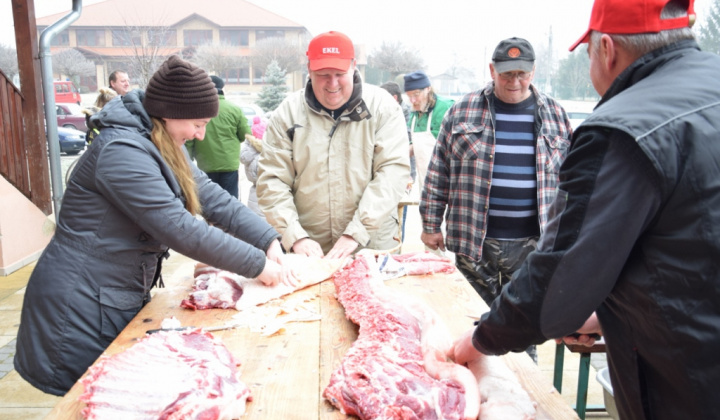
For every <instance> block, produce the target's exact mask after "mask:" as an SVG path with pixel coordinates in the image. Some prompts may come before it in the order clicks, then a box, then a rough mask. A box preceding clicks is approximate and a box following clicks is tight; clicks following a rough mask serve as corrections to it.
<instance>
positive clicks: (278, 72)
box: [256, 60, 288, 112]
mask: <svg viewBox="0 0 720 420" xmlns="http://www.w3.org/2000/svg"><path fill="white" fill-rule="evenodd" d="M265 82H266V83H267V84H266V85H265V86H263V88H262V89H261V90H260V93H259V94H258V100H257V101H256V104H257V105H258V106H259V107H260V108H262V109H263V111H265V112H268V111H274V110H275V108H277V107H278V105H280V102H282V101H283V99H285V96H286V95H287V90H288V87H287V85H286V84H285V70H282V69H280V66H279V65H278V63H277V61H275V60H273V61H271V62H270V64H268V66H267V70H265Z"/></svg>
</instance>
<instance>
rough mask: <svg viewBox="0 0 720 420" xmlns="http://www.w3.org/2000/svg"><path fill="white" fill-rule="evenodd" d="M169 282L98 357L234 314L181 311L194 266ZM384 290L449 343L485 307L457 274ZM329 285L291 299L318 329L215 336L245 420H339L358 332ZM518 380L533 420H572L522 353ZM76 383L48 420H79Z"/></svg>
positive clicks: (516, 364) (408, 280) (512, 357)
mask: <svg viewBox="0 0 720 420" xmlns="http://www.w3.org/2000/svg"><path fill="white" fill-rule="evenodd" d="M181 270H182V271H183V272H184V273H181V274H178V273H177V272H176V273H175V276H173V277H174V278H178V276H179V278H180V281H176V282H175V283H177V284H181V285H179V286H175V287H170V288H166V289H159V290H158V291H157V292H156V293H155V296H154V297H153V299H152V301H151V302H150V303H149V304H148V305H147V306H146V307H145V308H143V310H142V311H141V312H140V313H139V314H138V316H137V317H135V319H133V320H132V321H131V322H130V324H129V325H128V326H127V327H126V328H125V330H123V332H122V333H121V334H120V335H119V336H118V337H117V339H116V340H115V341H114V342H113V343H112V344H111V345H110V347H109V348H108V349H107V350H106V352H105V353H104V354H106V355H111V354H115V353H118V352H120V351H123V350H125V349H127V348H128V347H130V346H132V345H133V343H135V342H136V341H137V340H138V339H139V338H141V337H143V335H144V334H145V331H147V330H148V329H153V328H159V327H160V323H161V321H162V320H163V319H164V318H169V317H171V316H173V315H174V316H176V317H177V318H178V319H179V320H180V321H181V322H182V324H183V325H184V326H185V325H194V326H199V327H211V326H218V325H223V324H224V323H225V322H227V321H228V320H230V319H231V317H232V316H233V315H235V314H236V313H237V312H236V311H235V310H221V309H213V310H205V311H191V310H187V309H183V308H180V306H179V303H180V301H181V300H182V299H183V298H185V297H186V296H187V294H188V292H189V291H190V286H191V282H192V281H191V273H192V266H187V267H186V266H183V267H180V269H178V270H177V271H178V272H180V271H181ZM387 284H388V286H390V287H391V288H393V289H396V290H398V291H400V292H402V293H403V294H405V295H411V296H414V297H415V298H417V299H420V300H422V301H424V302H426V303H428V304H429V305H431V306H432V307H433V308H434V309H435V311H436V312H437V313H438V314H439V315H440V317H441V318H442V319H443V320H444V321H445V323H446V325H447V327H448V328H449V329H450V332H451V334H452V336H453V337H457V336H459V335H460V334H462V333H463V332H465V331H466V330H467V329H469V328H471V327H472V323H473V320H472V318H470V317H469V316H468V315H471V316H474V315H478V314H480V313H482V312H484V311H486V310H487V306H486V304H485V303H484V302H483V300H482V299H481V298H480V297H479V296H478V295H477V293H475V291H474V290H473V289H472V287H471V286H470V285H469V284H468V283H467V281H465V279H464V278H463V277H462V275H460V274H459V273H455V274H451V275H434V276H414V277H403V278H399V279H394V280H389V281H387ZM334 289H335V287H334V285H333V283H332V281H325V282H323V283H320V284H318V285H316V286H313V287H310V288H308V289H305V290H303V291H300V292H297V293H302V294H305V295H307V298H309V299H312V300H311V301H310V305H312V306H313V307H314V308H315V309H316V310H317V311H318V312H319V313H321V314H322V321H316V322H305V323H290V324H287V326H286V328H285V331H284V332H282V333H279V334H276V335H274V336H270V337H263V336H261V335H260V334H258V333H253V332H250V331H249V330H248V329H235V330H227V331H218V332H215V333H213V334H214V335H215V336H218V337H220V338H221V339H222V341H223V342H224V343H225V345H226V346H227V347H228V349H230V351H232V352H233V354H234V355H235V356H236V357H238V359H239V360H240V361H241V362H242V366H241V370H242V376H241V380H242V381H243V382H245V384H247V385H248V387H249V388H250V390H251V391H252V395H253V401H252V402H250V403H249V404H248V406H247V413H246V415H245V416H244V417H243V418H242V419H243V420H245V419H248V420H251V419H263V420H269V419H301V420H305V419H322V420H328V419H345V418H347V416H345V415H343V414H341V413H340V412H339V411H338V410H337V409H335V408H334V407H333V406H332V405H330V404H329V403H328V402H327V401H325V400H324V399H323V398H322V397H321V395H322V391H323V390H324V388H325V387H326V386H327V384H328V383H329V380H330V375H331V374H332V372H333V371H334V370H335V368H336V367H337V366H338V365H339V364H340V361H341V360H342V357H343V355H344V354H345V352H346V351H347V350H348V349H349V348H350V346H351V345H352V343H353V341H354V340H355V339H356V338H357V327H356V326H355V325H354V324H352V323H351V322H350V321H348V320H347V319H346V318H345V313H344V309H343V308H342V306H341V305H340V304H339V303H338V302H337V300H336V299H335V297H334V294H335V290H334ZM503 360H504V361H505V362H506V363H507V365H508V366H509V367H510V368H511V369H512V370H513V371H514V372H516V374H518V377H519V380H520V382H521V383H522V385H523V386H524V387H525V389H526V390H528V392H529V393H530V395H531V397H532V398H533V399H534V400H535V401H537V402H538V416H537V418H538V419H546V420H557V419H577V418H578V417H577V415H576V414H575V411H573V410H572V408H571V407H570V406H569V405H568V404H567V403H565V401H564V400H563V398H562V396H561V395H560V394H559V393H557V391H555V389H554V388H553V386H552V384H551V383H550V382H549V381H548V380H547V379H545V378H544V376H543V375H542V373H541V372H540V370H539V369H538V367H537V366H536V365H535V364H534V363H533V362H532V361H531V359H530V358H529V357H528V356H527V355H526V354H525V353H512V354H508V355H506V356H503ZM82 391H83V387H82V385H80V384H79V383H76V384H75V386H74V387H73V388H72V389H71V390H70V391H69V392H68V393H67V394H66V395H65V397H64V398H63V399H62V400H60V402H59V403H58V404H57V405H56V406H55V407H54V409H53V411H52V412H51V413H50V415H49V417H48V418H50V419H80V418H82V417H81V415H80V410H82V408H83V407H84V405H85V404H84V403H81V402H78V401H77V398H78V396H79V395H80V394H82Z"/></svg>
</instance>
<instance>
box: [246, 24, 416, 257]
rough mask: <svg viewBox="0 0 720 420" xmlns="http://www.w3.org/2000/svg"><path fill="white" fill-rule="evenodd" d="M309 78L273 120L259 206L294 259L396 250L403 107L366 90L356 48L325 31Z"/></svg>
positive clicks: (312, 47) (404, 157)
mask: <svg viewBox="0 0 720 420" xmlns="http://www.w3.org/2000/svg"><path fill="white" fill-rule="evenodd" d="M307 57H308V73H309V78H308V82H307V86H306V88H305V89H304V90H301V91H299V92H295V93H294V94H291V95H289V96H288V97H287V98H286V99H285V100H284V101H283V102H282V103H281V104H280V106H279V107H278V109H277V110H275V112H273V115H272V117H271V119H270V122H269V124H268V127H267V130H266V131H265V138H264V141H265V144H264V146H263V151H262V155H261V157H260V162H259V167H258V181H257V196H258V204H259V205H260V208H261V209H262V210H263V212H264V213H265V216H266V217H267V221H268V222H270V224H271V225H273V227H275V229H277V230H278V232H280V234H281V235H282V245H283V247H284V248H285V250H287V251H292V252H295V253H297V254H304V255H310V256H323V255H325V256H327V257H328V258H344V257H346V256H348V255H350V254H351V253H353V252H355V251H356V250H359V249H360V248H372V249H390V248H394V247H395V246H396V245H397V242H396V241H395V240H394V238H395V237H396V236H397V233H398V220H397V205H398V202H399V201H400V198H401V196H402V194H403V192H404V191H405V187H406V185H407V180H408V178H409V177H410V159H409V145H408V141H407V128H406V125H405V117H404V116H403V113H402V109H401V108H400V105H399V104H398V103H397V102H396V101H395V99H393V97H392V96H390V94H388V93H387V92H386V91H385V90H383V89H380V88H379V87H377V86H372V85H367V84H363V83H362V80H361V78H360V73H359V72H358V70H357V69H356V68H355V50H354V47H353V44H352V41H350V39H349V38H348V37H347V36H345V35H344V34H341V33H340V32H332V31H331V32H326V33H323V34H320V35H318V36H316V37H315V38H313V39H312V40H311V41H310V44H309V45H308V50H307Z"/></svg>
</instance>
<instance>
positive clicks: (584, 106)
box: [560, 101, 597, 130]
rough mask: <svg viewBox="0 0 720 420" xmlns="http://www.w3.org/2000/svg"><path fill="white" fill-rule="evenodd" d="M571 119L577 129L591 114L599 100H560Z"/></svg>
mask: <svg viewBox="0 0 720 420" xmlns="http://www.w3.org/2000/svg"><path fill="white" fill-rule="evenodd" d="M560 105H562V107H563V108H565V112H567V114H568V118H569V119H570V125H571V126H572V128H573V130H575V129H576V128H577V127H578V126H579V125H580V123H582V122H583V121H585V119H586V118H587V117H589V116H590V114H591V113H592V111H593V109H594V108H595V105H597V102H595V101H592V102H591V101H560Z"/></svg>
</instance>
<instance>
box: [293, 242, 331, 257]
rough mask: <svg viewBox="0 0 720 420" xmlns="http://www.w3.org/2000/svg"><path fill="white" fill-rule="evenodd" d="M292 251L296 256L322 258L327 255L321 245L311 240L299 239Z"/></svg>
mask: <svg viewBox="0 0 720 420" xmlns="http://www.w3.org/2000/svg"><path fill="white" fill-rule="evenodd" d="M292 251H293V252H294V253H296V254H300V255H307V256H308V257H320V258H322V257H323V256H324V255H325V254H324V253H323V250H322V247H321V246H320V244H319V243H317V242H315V241H313V240H312V239H310V238H302V239H298V241H297V242H295V243H294V244H293V247H292Z"/></svg>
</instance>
